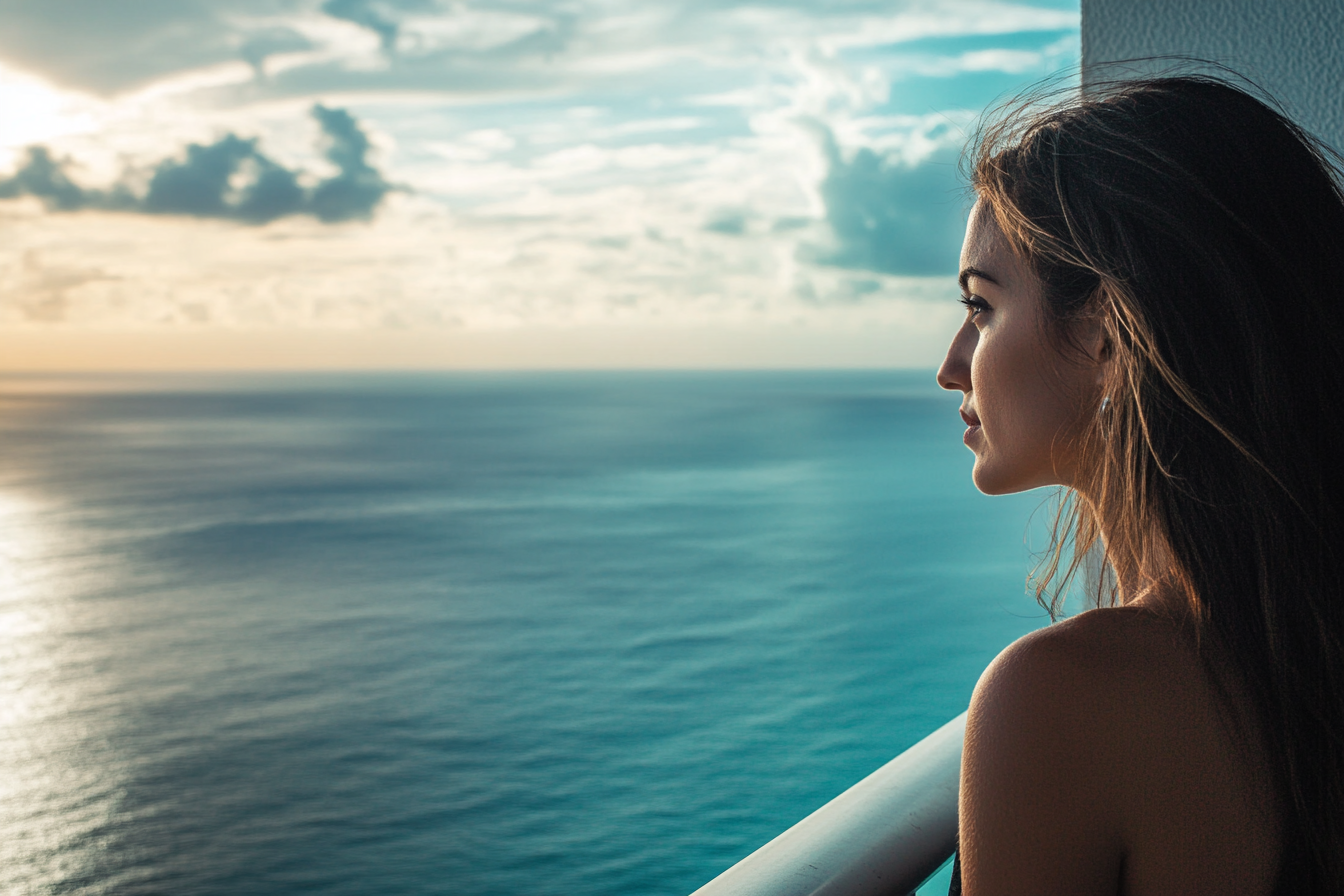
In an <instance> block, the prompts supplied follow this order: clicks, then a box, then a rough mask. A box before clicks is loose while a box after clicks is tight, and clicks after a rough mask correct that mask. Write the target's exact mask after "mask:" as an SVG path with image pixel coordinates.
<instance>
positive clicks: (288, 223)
mask: <svg viewBox="0 0 1344 896" xmlns="http://www.w3.org/2000/svg"><path fill="white" fill-rule="evenodd" d="M1078 55H1079V13H1078V7H1077V3H1076V0H1073V2H1070V0H1064V2H1059V0H1034V2H1023V3H1016V2H988V0H937V2H917V0H884V2H874V0H756V2H738V0H548V2H543V0H479V2H457V0H135V2H134V3H129V2H127V3H115V4H114V3H108V2H107V0H0V370H25V369H32V370H56V369H71V370H99V369H108V370H132V369H160V370H174V369H213V368H220V369H295V370H303V369H378V368H391V369H405V368H411V369H414V368H549V367H558V368H567V367H579V368H584V367H598V368H604V367H606V368H609V367H617V368H619V367H711V368H721V367H728V368H733V367H856V366H857V367H884V366H897V367H910V366H933V365H936V363H937V361H938V360H939V358H941V355H942V352H943V350H944V348H945V346H946V341H947V338H948V337H949V336H950V334H951V332H952V331H953V330H954V329H955V327H956V325H957V321H958V320H959V318H960V311H961V309H960V306H959V305H957V303H956V302H955V298H956V290H957V287H956V284H955V273H956V261H957V253H958V249H959V247H960V242H961V233H962V230H963V227H964V221H965V214H966V211H967V208H968V202H969V200H968V198H967V193H966V189H965V186H964V183H963V182H962V180H961V179H960V177H959V173H958V158H959V153H960V150H961V147H962V145H963V143H964V141H965V139H966V136H967V134H968V132H969V129H970V128H971V127H972V126H973V125H974V122H975V120H976V117H977V116H978V115H979V114H980V113H981V112H982V111H983V110H984V109H985V108H986V106H988V105H991V104H992V103H994V102H995V101H996V99H1001V98H1004V97H1005V96H1006V95H1010V94H1012V93H1013V92H1015V91H1017V90H1019V89H1021V88H1022V87H1024V86H1026V85H1028V84H1030V83H1032V82H1034V81H1036V80H1038V79H1040V78H1042V77H1045V76H1048V75H1051V74H1054V73H1059V72H1067V71H1070V70H1071V69H1076V66H1077V63H1078Z"/></svg>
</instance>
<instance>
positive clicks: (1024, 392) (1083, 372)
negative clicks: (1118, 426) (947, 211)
mask: <svg viewBox="0 0 1344 896" xmlns="http://www.w3.org/2000/svg"><path fill="white" fill-rule="evenodd" d="M960 279H961V287H962V296H963V302H964V303H965V304H966V306H967V314H966V320H965V321H963V322H962V325H961V329H959V330H958V331H957V335H956V336H955V337H953V339H952V345H951V346H950V347H949V348H948V350H947V357H946V358H945V359H944V360H943V365H942V367H940V368H939V370H938V385H940V386H942V387H943V388H944V389H956V390H959V391H960V392H961V393H962V400H961V415H962V418H963V419H964V420H965V421H966V424H967V426H968V429H967V430H966V435H965V437H964V441H965V442H966V445H967V447H969V448H970V449H971V451H973V452H974V453H975V470H974V472H973V473H972V476H973V478H974V480H975V485H976V488H978V489H980V491H982V492H984V493H985V494H988V495H1002V494H1007V493H1009V492H1019V491H1023V490H1025V489H1029V488H1036V487H1038V486H1043V485H1072V484H1073V479H1074V452H1073V450H1072V443H1073V438H1071V434H1073V433H1076V432H1078V431H1079V429H1078V427H1080V426H1081V425H1082V424H1083V423H1084V415H1085V414H1086V415H1093V414H1095V413H1096V408H1097V405H1098V403H1099V401H1100V382H1101V373H1102V369H1101V362H1100V361H1099V360H1093V361H1091V362H1090V363H1089V359H1088V358H1087V357H1082V358H1077V359H1075V358H1073V357H1072V356H1071V357H1069V358H1065V357H1064V356H1063V355H1062V354H1061V353H1060V351H1059V349H1058V348H1056V347H1055V346H1054V345H1053V344H1052V343H1051V342H1050V341H1049V340H1048V339H1047V337H1046V334H1045V328H1044V326H1043V323H1044V321H1043V318H1042V310H1041V282H1040V280H1038V279H1037V278H1036V276H1035V275H1034V274H1033V273H1032V272H1031V270H1030V269H1029V268H1028V267H1027V266H1026V265H1025V264H1023V263H1022V262H1021V261H1019V260H1018V258H1017V257H1016V255H1014V254H1013V252H1012V250H1011V249H1010V248H1009V246H1008V243H1007V240H1006V239H1005V238H1004V235H1003V232H1002V231H1001V230H1000V229H999V226H998V224H997V223H996V222H995V220H994V214H993V212H992V211H991V210H990V209H989V208H988V207H987V206H986V205H985V204H984V203H983V202H978V203H976V205H975V208H973V209H972V210H971V217H970V221H969V222H968V223H967V225H966V240H965V242H964V243H963V244H962V247H961V277H960ZM1100 332H1101V331H1100V327H1097V328H1095V333H1093V334H1089V336H1090V340H1084V341H1083V346H1084V348H1085V349H1086V350H1091V349H1095V351H1093V352H1092V357H1093V358H1094V359H1099V358H1100V357H1101V345H1100V339H1101V337H1100Z"/></svg>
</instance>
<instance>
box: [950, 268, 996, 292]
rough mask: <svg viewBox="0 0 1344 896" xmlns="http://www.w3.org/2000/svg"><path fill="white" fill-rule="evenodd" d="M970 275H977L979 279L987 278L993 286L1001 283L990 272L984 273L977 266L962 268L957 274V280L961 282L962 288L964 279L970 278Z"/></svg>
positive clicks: (964, 285) (964, 287) (963, 288)
mask: <svg viewBox="0 0 1344 896" xmlns="http://www.w3.org/2000/svg"><path fill="white" fill-rule="evenodd" d="M972 277H979V278H980V279H981V280H988V281H989V282H990V283H993V284H994V285H995V286H1001V285H1002V284H1001V283H999V281H998V279H997V278H995V277H994V276H993V275H992V274H986V273H985V272H984V271H982V270H980V269H979V268H962V269H961V273H960V274H958V275H957V282H958V283H960V284H961V288H962V290H965V289H966V281H967V280H969V279H971V278H972Z"/></svg>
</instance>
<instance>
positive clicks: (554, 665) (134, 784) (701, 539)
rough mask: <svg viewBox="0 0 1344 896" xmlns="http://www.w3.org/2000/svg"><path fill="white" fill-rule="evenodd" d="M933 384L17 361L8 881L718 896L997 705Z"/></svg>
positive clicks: (989, 521)
mask: <svg viewBox="0 0 1344 896" xmlns="http://www.w3.org/2000/svg"><path fill="white" fill-rule="evenodd" d="M956 407H957V397H956V396H951V395H947V394H944V393H941V392H940V391H939V390H938V389H937V388H936V387H935V386H934V385H933V382H932V374H931V373H926V372H921V373H917V374H912V373H892V372H886V373H846V374H816V373H807V374H657V375H654V374H566V375H556V374H527V375H479V376H477V375H435V376H431V375H426V376H403V377H390V376H383V377H373V376H369V377H308V378H296V377H288V378H252V379H236V378H235V379H199V378H198V379H181V378H177V379H169V378H162V379H151V378H142V379H128V380H122V381H117V382H108V381H104V380H99V379H78V378H69V379H63V380H41V379H24V378H12V377H11V378H5V379H0V891H3V892H5V893H13V894H58V893H60V894H65V893H79V894H104V893H107V894H112V893H116V894H123V893H125V894H221V896H223V894H229V896H238V894H289V893H320V894H333V896H334V894H351V896H354V894H359V896H365V894H387V896H392V894H455V896H515V894H516V896H524V894H526V896H605V894H612V896H615V894H622V896H632V894H655V896H661V894H667V896H684V894H686V893H688V892H689V891H691V890H693V889H695V888H696V887H698V886H699V885H701V884H703V883H704V882H705V881H707V880H708V879H709V878H711V877H713V876H714V875H715V874H717V873H718V872H719V871H721V870H722V869H723V868H725V867H726V866H728V865H729V864H731V863H732V862H734V861H735V860H737V859H739V858H741V857H742V856H743V855H745V854H746V853H748V852H750V851H751V850H752V849H754V848H755V847H757V846H759V845H760V844H762V843H763V842H765V841H766V840H768V839H770V838H771V837H772V836H774V835H775V834H777V833H779V832H780V831H781V830H783V829H784V828H785V827H787V826H789V825H790V824H792V823H793V822H794V821H796V820H798V819H799V818H801V817H802V816H803V815H805V814H806V813H808V812H810V811H811V810H812V809H814V808H816V807H817V806H818V805H820V804H821V803H823V802H825V801H826V800H827V799H829V798H830V797H832V796H834V795H835V794H836V793H838V792H839V791H840V790H842V789H843V788H845V787H846V786H848V785H850V784H852V783H854V782H855V781H856V780H858V779H859V778H861V777H862V776H864V775H865V774H867V773H868V772H870V771H872V770H873V769H875V768H876V767H877V766H879V765H881V764H882V763H883V762H885V761H886V760H887V759H889V758H891V757H892V756H894V755H895V754H896V753H898V752H900V751H901V750H903V749H904V748H906V747H907V746H909V745H910V744H912V743H913V742H915V741H916V740H918V739H919V738H920V737H922V736H923V735H925V734H927V733H928V732H930V731H931V730H933V729H934V728H936V727H937V726H938V725H940V724H941V723H943V722H944V721H946V720H947V719H948V718H949V717H951V716H952V715H954V714H956V713H958V712H960V711H961V710H962V709H964V708H965V705H966V702H967V700H968V698H969V696H970V691H971V688H972V686H973V685H974V683H975V680H976V677H977V676H978V674H979V673H980V671H981V670H982V669H983V668H984V666H985V664H986V663H988V662H989V660H990V659H991V658H992V657H993V656H994V654H995V653H996V652H997V651H998V650H999V649H1000V648H1001V647H1003V646H1004V645H1005V644H1007V643H1008V642H1009V641H1010V640H1012V639H1013V638H1015V637H1016V636H1018V635H1020V634H1022V633H1024V632H1026V631H1028V630H1030V629H1032V628H1034V627H1036V626H1038V625H1040V624H1041V623H1042V621H1043V619H1042V616H1041V614H1040V612H1039V610H1037V608H1036V607H1035V604H1034V603H1033V602H1032V600H1031V599H1030V598H1029V597H1027V596H1026V595H1025V593H1024V588H1023V583H1024V577H1025V574H1026V571H1027V569H1028V566H1029V563H1030V558H1029V555H1028V552H1027V549H1026V546H1025V545H1024V534H1025V532H1026V531H1027V520H1028V517H1029V516H1030V514H1031V513H1032V511H1033V510H1034V509H1035V508H1037V506H1038V505H1039V504H1040V502H1041V495H1040V494H1033V495H1024V496H1015V497H1011V498H1000V499H989V498H985V497H983V496H981V495H979V494H978V493H977V492H975V490H974V489H973V488H972V486H971V484H970V481H969V472H970V463H971V457H970V454H969V452H967V451H966V450H965V448H964V447H962V445H961V443H960V434H961V430H962V425H961V423H960V421H959V419H958V417H957V413H956Z"/></svg>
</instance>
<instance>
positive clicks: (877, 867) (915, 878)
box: [692, 713, 966, 896]
mask: <svg viewBox="0 0 1344 896" xmlns="http://www.w3.org/2000/svg"><path fill="white" fill-rule="evenodd" d="M965 732H966V714H965V713H962V714H961V715H959V716H957V717H956V718H955V719H953V720H952V721H950V722H948V723H947V724H946V725H944V726H943V727H941V728H939V729H938V730H937V731H935V732H933V733H932V734H930V735H929V736H928V737H926V738H924V739H923V740H921V741H920V742H919V743H917V744H915V745H914V746H913V747H911V748H910V749H908V750H906V751H905V752H904V753H902V754H901V755H899V756H897V757H896V758H895V759H893V760H891V761H890V762H888V763H887V764H886V765H884V766H882V767H881V768H879V769H878V770H877V771H875V772H873V773H872V774H871V775H869V776H868V777H866V778H864V779H863V780H862V781H860V782H859V783H857V784H855V785H854V786H853V787H851V788H849V789H848V790H846V791H845V792H844V793H842V794H840V795H839V796H837V797H836V798H835V799H833V800H831V801H830V802H829V803H827V804H826V805H824V806H822V807H821V808H820V809H818V810H817V811H815V812H813V813H812V814H811V815H809V816H807V817H806V818H804V819H803V820H802V821H800V822H798V823H797V824H795V825H794V826H793V827H791V828H789V829H788V830H787V831H785V832H784V833H782V834H780V835H779V836H778V837H776V838H775V839H773V840H771V841H770V842H769V843H767V844H765V845H764V846H762V847H761V848H760V849H758V850H756V851H755V852H753V853H752V854H751V855H749V856H747V857H746V858H745V859H743V860H742V861H740V862H738V863H737V864H736V865H734V866H733V867H731V868H729V869H728V870H727V871H725V872H723V873H722V874H720V875H719V876H718V877H716V878H714V879H713V880H712V881H710V882H709V883H707V884H705V885H704V886H703V887H701V888H700V889H698V890H696V891H695V893H693V894H692V896H904V894H907V893H912V892H914V890H916V889H917V888H918V887H919V885H920V884H922V883H923V882H924V881H925V880H927V879H928V878H929V877H930V876H931V875H932V874H933V873H934V872H935V871H937V870H938V868H939V866H941V865H942V864H943V862H945V861H947V857H948V856H950V855H952V851H953V850H954V849H955V848H956V844H957V787H958V779H959V777H960V773H961V741H962V737H963V735H964V734H965Z"/></svg>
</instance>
